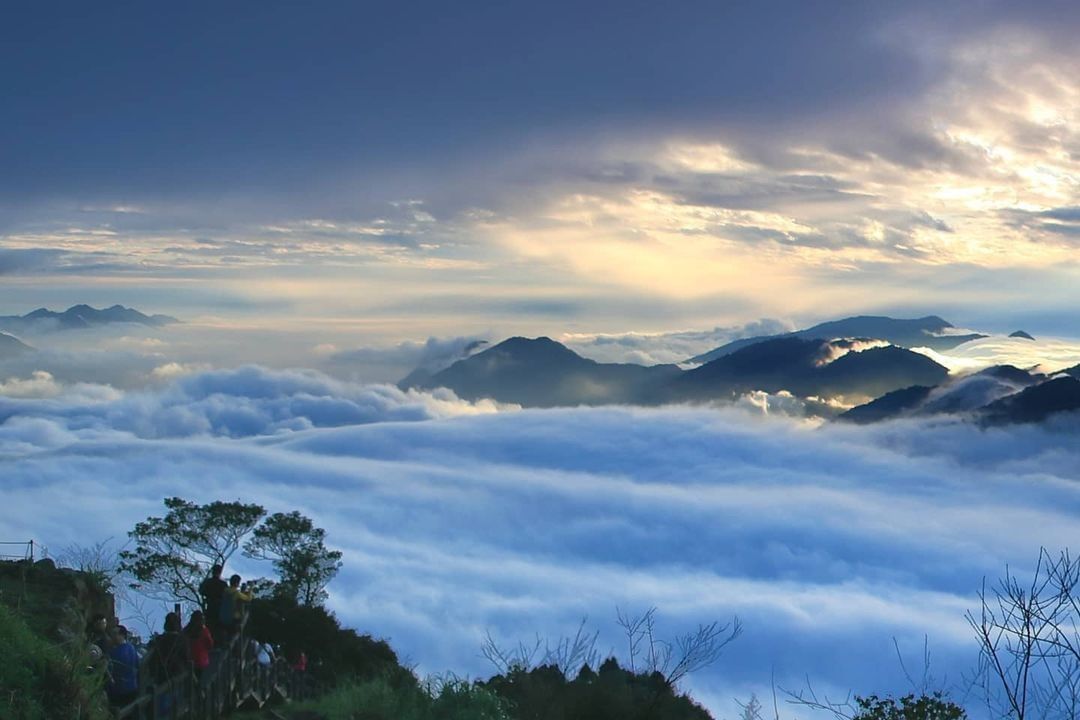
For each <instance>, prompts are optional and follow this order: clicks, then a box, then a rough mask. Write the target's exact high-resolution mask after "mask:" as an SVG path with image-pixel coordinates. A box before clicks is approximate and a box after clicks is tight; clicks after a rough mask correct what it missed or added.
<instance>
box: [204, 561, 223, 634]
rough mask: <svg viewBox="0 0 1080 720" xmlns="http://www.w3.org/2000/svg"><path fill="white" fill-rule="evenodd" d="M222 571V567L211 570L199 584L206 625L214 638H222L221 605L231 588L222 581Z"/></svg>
mask: <svg viewBox="0 0 1080 720" xmlns="http://www.w3.org/2000/svg"><path fill="white" fill-rule="evenodd" d="M222 569H223V568H222V567H221V565H215V566H214V567H212V568H210V574H209V575H208V576H207V577H206V579H204V580H203V581H202V582H201V583H199V595H200V596H202V601H203V608H204V609H205V610H206V615H205V617H206V625H207V626H208V627H209V628H210V634H211V635H212V636H213V637H221V620H220V618H221V603H222V601H223V600H224V598H225V590H226V589H227V588H228V587H229V586H228V585H226V584H225V581H224V580H222V579H221V571H222Z"/></svg>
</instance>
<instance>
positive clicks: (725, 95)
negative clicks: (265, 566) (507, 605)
mask: <svg viewBox="0 0 1080 720" xmlns="http://www.w3.org/2000/svg"><path fill="white" fill-rule="evenodd" d="M1078 20H1080V18H1078V13H1077V10H1076V8H1075V6H1074V5H1073V4H1070V3H1060V4H1056V3H1036V4H1025V5H1024V7H1023V8H1022V9H1021V8H1018V7H1016V6H1015V4H1013V3H1004V2H1000V3H999V2H977V1H976V2H965V3H940V2H934V3H918V2H911V3H903V4H900V3H890V4H880V3H876V4H866V3H855V2H852V3H845V2H833V3H828V4H825V5H819V4H806V3H793V2H789V3H783V2H766V3H754V4H747V3H716V2H684V3H678V4H677V6H676V7H670V6H668V5H663V4H657V3H647V2H629V3H627V2H619V3H606V2H592V3H584V4H582V3H543V4H537V3H521V2H499V3H489V2H474V3H454V4H446V3H416V2H395V3H381V2H367V3H321V4H320V5H319V6H318V7H316V8H311V7H301V6H297V5H296V4H294V3H281V2H269V3H267V2H259V3H244V2H238V3H229V4H228V5H227V6H221V5H220V4H213V3H201V4H200V3H195V4H187V5H185V6H184V7H182V8H171V9H168V10H162V9H160V8H150V7H146V6H143V5H140V4H138V3H120V2H117V3H107V4H99V5H96V6H94V7H92V8H91V7H87V6H85V5H82V4H77V3H71V4H64V3H59V4H48V5H40V4H22V5H20V6H19V7H16V8H12V9H11V10H10V12H9V13H8V14H7V16H6V18H5V23H4V27H3V28H2V29H0V82H2V83H3V86H4V87H5V88H6V91H7V92H6V95H7V97H8V98H9V103H8V104H7V108H6V111H5V112H4V113H3V114H2V117H0V138H3V142H2V143H0V166H2V167H3V168H4V172H3V174H2V177H0V277H2V278H3V283H2V284H0V308H3V309H5V310H4V311H5V312H7V313H9V314H16V313H23V312H27V311H29V310H31V309H34V308H36V307H38V306H42V305H45V306H49V307H67V306H68V305H70V304H75V303H76V302H90V303H91V304H96V305H104V304H112V303H113V302H119V303H123V304H126V305H135V306H140V307H144V308H145V309H146V310H147V311H150V312H165V313H169V314H172V315H175V316H177V317H181V318H184V319H189V320H190V319H206V318H212V319H214V320H215V321H224V322H230V323H234V324H244V323H247V324H250V323H259V324H260V326H273V327H278V328H280V327H283V326H287V325H289V324H292V325H293V326H304V327H314V326H315V325H316V324H318V325H321V326H322V327H324V328H325V329H326V332H327V333H328V334H331V335H334V336H335V337H336V336H340V335H342V334H350V333H351V334H354V335H357V334H366V335H367V336H369V337H372V338H377V339H378V341H379V342H383V343H386V342H391V341H404V340H406V339H421V340H422V339H423V338H425V337H427V336H429V335H442V334H446V333H445V328H446V327H447V326H448V325H452V326H454V327H455V328H456V331H457V332H458V333H463V334H475V333H480V332H493V333H495V334H499V335H507V334H512V333H514V332H522V333H525V334H533V335H535V334H553V333H555V332H560V331H575V332H628V331H649V332H657V331H665V330H693V329H706V328H710V327H714V326H718V325H719V326H728V325H736V324H744V323H748V322H753V321H756V320H759V319H763V318H779V319H781V320H787V321H794V322H796V323H799V324H808V323H809V322H810V321H812V320H820V319H825V318H828V317H833V316H835V315H837V314H838V313H849V314H850V313H856V312H883V313H884V312H888V313H893V314H908V315H912V314H927V313H930V312H933V313H936V314H940V315H942V316H945V317H947V318H955V321H958V322H959V323H961V324H967V325H975V324H981V325H982V326H988V325H993V326H994V327H993V328H992V329H996V330H1000V331H1006V332H1007V331H1010V330H1012V329H1015V328H1014V327H1012V326H1014V325H1015V326H1017V327H1020V326H1023V327H1025V328H1026V329H1028V330H1029V331H1031V332H1036V333H1044V334H1061V333H1062V332H1063V327H1067V325H1068V321H1069V310H1070V307H1071V301H1072V296H1071V292H1072V287H1073V286H1074V284H1075V282H1076V279H1077V266H1076V260H1075V242H1076V241H1075V238H1076V237H1077V236H1078V235H1077V234H1078V232H1080V225H1078V224H1077V222H1078V218H1080V210H1078V209H1077V202H1076V191H1077V184H1078V181H1080V168H1078V167H1077V160H1076V153H1077V147H1078V143H1080V139H1078V137H1077V131H1076V122H1077V112H1078V109H1080V85H1078V82H1077V80H1076V78H1077V77H1078V76H1080V75H1078V73H1077V62H1078V60H1080V58H1078V57H1077V54H1076V52H1075V47H1074V43H1072V38H1073V37H1074V35H1075V33H1074V30H1075V28H1076V25H1077V21H1078ZM361 321H363V324H362V325H360V324H359V323H360V322H361ZM341 323H357V324H358V325H356V326H351V327H349V328H348V329H347V330H343V329H342V327H341ZM999 326H1000V327H999Z"/></svg>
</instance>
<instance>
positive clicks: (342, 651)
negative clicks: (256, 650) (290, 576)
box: [248, 595, 412, 687]
mask: <svg viewBox="0 0 1080 720" xmlns="http://www.w3.org/2000/svg"><path fill="white" fill-rule="evenodd" d="M248 629H249V632H250V633H251V635H252V637H257V638H260V639H261V640H264V641H266V642H270V643H272V644H274V645H279V646H280V647H282V648H283V649H284V651H285V655H286V657H290V658H291V657H295V656H296V654H298V653H299V652H301V651H303V652H304V653H305V654H306V655H307V656H308V661H309V662H308V672H309V673H310V674H311V676H312V677H313V679H314V680H315V681H316V682H317V683H318V684H319V685H321V686H323V687H328V686H334V685H338V684H341V683H342V682H343V681H345V680H350V681H357V680H364V681H366V680H370V679H372V678H375V677H392V678H397V677H403V676H409V677H412V675H411V673H409V671H408V670H407V669H405V668H404V667H402V666H401V665H400V664H399V663H398V658H397V655H396V654H395V653H394V651H393V649H391V647H390V645H388V644H387V643H386V642H385V641H383V640H375V639H374V638H372V637H371V636H370V635H361V634H359V633H357V632H356V631H355V630H353V629H352V628H343V627H342V626H341V623H340V622H339V621H338V619H337V617H335V616H334V614H333V613H332V612H330V611H329V610H327V609H326V608H324V607H322V606H320V605H303V604H301V603H298V602H296V600H295V599H293V598H290V597H286V596H281V595H279V596H275V597H271V598H267V599H265V600H260V601H259V602H256V603H255V604H254V605H253V612H252V615H251V619H250V621H249V624H248Z"/></svg>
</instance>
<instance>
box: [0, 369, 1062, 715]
mask: <svg viewBox="0 0 1080 720" xmlns="http://www.w3.org/2000/svg"><path fill="white" fill-rule="evenodd" d="M27 382H30V383H37V384H39V385H41V386H42V389H41V391H40V392H37V393H36V397H37V398H39V399H34V398H31V397H23V398H21V399H20V398H8V399H5V400H3V404H2V406H0V407H2V408H3V413H2V416H3V418H4V421H3V422H2V424H0V447H2V451H0V452H2V453H3V460H2V461H0V462H3V463H4V475H5V512H4V513H3V514H2V515H0V535H2V536H4V537H8V538H24V537H35V538H36V539H37V540H38V541H40V542H45V543H46V544H48V545H50V546H52V547H64V546H66V545H68V544H69V543H72V542H81V543H87V542H92V541H95V540H98V539H101V538H105V537H120V536H122V535H123V533H124V532H125V531H126V530H127V529H129V528H130V527H131V525H132V524H133V523H134V522H135V521H137V520H140V519H142V518H143V517H145V516H147V515H149V514H156V513H159V512H160V501H161V498H163V497H165V496H167V495H173V494H180V495H183V496H185V497H189V498H191V499H195V500H200V501H207V500H211V499H214V498H223V497H227V498H234V497H240V498H244V499H248V500H253V501H259V502H262V503H265V504H266V505H267V506H268V507H270V508H271V509H273V510H279V509H280V510H284V509H293V508H295V509H299V510H300V511H302V512H305V513H307V514H310V515H311V516H312V517H314V518H315V519H316V520H317V521H318V522H319V524H321V525H323V526H325V527H326V528H327V529H328V531H329V536H330V538H331V540H332V542H333V543H334V544H335V545H336V546H338V547H340V548H341V549H342V550H343V551H344V552H345V568H344V570H343V572H342V575H341V577H340V578H339V579H338V580H337V581H336V582H335V583H334V585H333V586H332V588H331V589H332V597H331V605H332V607H333V608H334V609H335V610H336V611H337V612H338V613H339V614H340V616H341V617H342V618H343V619H344V620H345V621H346V622H348V623H350V624H353V625H355V626H356V627H358V628H360V629H362V630H367V631H371V632H374V633H376V634H379V635H385V636H388V637H390V638H391V639H392V642H393V644H394V646H395V647H396V648H397V649H398V651H399V652H401V653H402V654H403V655H404V656H405V657H407V658H409V659H411V660H413V661H415V662H418V663H419V664H420V669H421V671H424V672H426V671H443V670H447V669H453V670H455V671H458V672H467V673H470V674H480V673H484V672H487V671H488V668H486V667H485V666H484V663H483V661H482V660H480V658H479V657H478V645H479V641H480V639H481V638H482V636H483V634H484V632H485V631H487V630H490V631H491V632H492V633H493V635H494V636H495V637H496V638H497V639H499V640H500V641H504V642H506V643H512V642H514V641H516V640H518V639H528V638H531V637H532V636H533V633H534V632H539V633H541V634H542V635H548V636H556V635H559V634H562V633H568V632H572V631H573V629H574V628H575V627H576V626H577V624H578V622H579V621H580V619H581V617H582V616H584V615H588V616H589V618H590V624H592V625H594V626H595V627H596V628H597V629H599V630H601V645H602V647H601V650H604V651H606V650H607V649H609V648H613V649H616V650H617V649H618V648H619V647H620V646H621V641H620V638H619V635H618V633H617V632H616V630H615V628H614V623H613V622H612V620H613V617H614V613H615V608H616V606H618V607H621V608H624V609H628V610H631V611H634V610H637V611H640V610H643V609H645V608H647V607H649V606H653V605H655V606H658V607H659V608H660V613H661V620H662V624H661V628H660V629H661V631H662V632H663V633H664V634H673V633H675V632H677V631H683V630H686V629H690V628H692V627H693V626H695V625H696V624H697V623H698V622H702V621H708V620H711V619H717V618H720V619H722V618H728V617H730V616H731V615H732V614H738V615H739V616H740V618H742V620H743V621H744V623H745V625H746V634H745V635H744V637H743V638H742V639H741V640H739V641H738V642H737V643H736V644H735V645H734V646H732V647H731V649H730V651H729V652H728V654H727V655H726V656H725V658H724V660H723V661H722V662H721V663H720V664H719V665H718V666H717V667H715V668H713V669H711V670H709V671H708V672H705V673H703V674H701V675H700V676H698V677H695V678H694V679H693V680H692V683H691V686H692V689H693V690H694V692H695V693H696V694H697V695H698V697H700V698H702V699H703V700H705V701H706V702H707V703H708V704H709V705H710V706H711V707H713V708H714V709H717V710H718V711H719V712H720V713H721V714H722V715H728V716H729V715H732V714H734V709H733V706H732V704H731V698H732V697H733V696H737V697H743V698H745V697H747V696H748V695H749V693H750V692H752V691H756V692H758V694H759V695H763V694H764V693H765V692H767V685H768V682H769V678H770V674H771V673H772V672H773V670H775V674H776V679H777V682H778V683H780V684H781V685H782V686H787V687H792V686H798V685H799V684H801V682H802V678H803V677H804V676H805V675H806V674H809V676H810V677H811V679H812V680H813V681H814V683H815V685H816V686H817V687H818V688H819V689H830V690H840V691H841V692H842V691H846V690H847V689H849V688H851V689H854V690H856V691H858V692H882V691H890V690H892V691H903V690H906V689H907V688H906V685H905V682H906V681H905V680H904V678H903V673H902V672H901V671H900V669H899V666H898V665H897V664H896V662H895V661H894V659H893V658H894V650H893V648H892V638H894V637H895V638H896V640H897V642H898V643H899V645H900V648H901V650H902V651H903V652H904V653H905V654H906V655H907V661H908V662H909V663H912V662H914V658H915V657H918V656H919V655H920V653H921V647H922V642H923V637H924V635H926V636H928V638H929V643H930V647H931V650H932V652H933V658H934V660H933V662H934V666H933V668H932V670H933V672H934V673H935V675H937V676H938V677H942V676H947V678H948V683H949V684H950V685H951V686H953V687H954V689H956V688H959V689H960V690H962V688H960V686H961V685H962V682H961V680H962V672H963V671H964V670H967V669H969V668H970V667H971V663H972V661H973V659H974V641H973V638H972V637H971V634H970V631H969V630H968V628H967V626H966V623H965V621H964V619H963V613H964V610H965V609H967V608H970V607H972V606H973V604H974V603H975V597H974V592H975V591H976V589H977V588H978V587H979V584H980V582H981V580H982V578H983V577H984V576H988V577H995V576H997V575H999V574H1000V573H1001V572H1002V569H1003V566H1004V563H1006V562H1008V563H1011V565H1012V568H1013V570H1014V571H1017V572H1020V573H1023V572H1025V571H1026V570H1027V569H1029V568H1030V566H1031V564H1032V562H1033V560H1034V558H1035V556H1036V553H1037V551H1038V548H1039V546H1040V545H1045V546H1047V547H1049V548H1052V549H1056V548H1063V547H1066V546H1067V545H1068V543H1069V542H1070V541H1071V540H1072V539H1073V538H1075V536H1076V533H1077V532H1078V531H1080V520H1077V518H1078V517H1080V515H1078V513H1077V511H1078V510H1080V490H1078V488H1080V485H1077V482H1076V481H1077V480H1078V479H1080V476H1078V475H1077V468H1078V467H1080V463H1078V461H1080V453H1078V450H1077V448H1076V444H1075V442H1074V441H1073V440H1074V438H1075V432H1076V427H1077V426H1076V422H1077V421H1076V419H1075V418H1068V417H1066V418H1062V419H1060V420H1059V421H1058V423H1057V425H1056V426H1054V427H1050V428H1038V427H1015V428H1009V429H1007V430H1000V429H995V430H981V429H979V428H977V427H974V426H971V425H968V424H965V423H961V422H957V421H953V420H940V421H932V422H923V423H909V422H897V423H887V424H882V425H876V426H871V427H852V426H847V425H820V424H817V423H810V422H807V421H804V420H798V419H785V418H777V417H772V416H769V417H765V416H762V415H761V414H759V413H747V412H746V411H743V410H739V409H730V410H704V409H695V410H690V409H683V408H664V409H655V410H642V409H625V408H624V409H619V408H599V409H574V410H550V411H515V412H496V413H491V412H481V413H479V414H478V411H481V410H484V411H488V410H494V409H496V408H493V407H485V406H473V405H469V404H465V403H462V402H460V401H457V400H455V399H453V398H452V397H440V396H427V395H419V394H404V393H400V392H397V391H396V390H393V389H392V388H387V387H363V386H357V385H352V384H347V383H341V382H338V381H333V380H331V379H329V378H326V377H324V376H320V375H318V374H315V373H312V372H308V371H293V372H271V371H267V370H261V369H258V368H241V369H238V370H234V371H227V372H210V373H201V374H195V375H191V376H186V377H184V378H182V379H181V380H179V381H177V382H176V383H174V384H172V385H169V386H168V387H166V388H164V389H162V390H160V391H156V392H141V393H128V394H124V395H123V396H118V397H107V396H102V397H100V398H98V399H97V400H90V399H87V398H86V397H80V398H71V397H69V396H68V395H67V394H66V392H67V391H65V390H64V389H63V388H61V389H60V391H59V392H57V391H55V389H50V387H48V386H49V382H48V379H47V378H45V377H37V378H31V379H30V380H29V381H27ZM11 387H16V388H19V387H26V386H20V385H13V386H11ZM21 394H22V395H24V396H25V395H32V394H33V393H30V392H22V393H21ZM428 418H434V419H428ZM399 420H409V421H410V422H399ZM355 423H366V424H362V425H360V424H355ZM331 426H335V427H331ZM238 567H239V568H240V569H241V571H242V572H245V573H254V572H257V571H258V570H257V569H256V568H253V567H251V566H244V565H242V564H241V565H238Z"/></svg>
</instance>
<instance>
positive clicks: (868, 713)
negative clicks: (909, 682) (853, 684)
mask: <svg viewBox="0 0 1080 720" xmlns="http://www.w3.org/2000/svg"><path fill="white" fill-rule="evenodd" d="M855 704H856V705H857V707H858V711H857V712H856V713H855V716H854V718H853V719H852V720H964V718H965V717H966V716H967V714H966V713H965V712H964V709H963V708H962V707H960V706H959V705H957V704H956V703H954V702H952V701H951V700H947V699H945V697H944V696H943V695H942V693H940V692H934V693H931V694H929V695H927V694H924V695H919V696H915V695H913V694H909V695H905V696H903V697H902V698H900V699H899V700H897V699H895V698H891V697H884V698H880V697H878V696H877V695H870V696H869V697H856V698H855Z"/></svg>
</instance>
